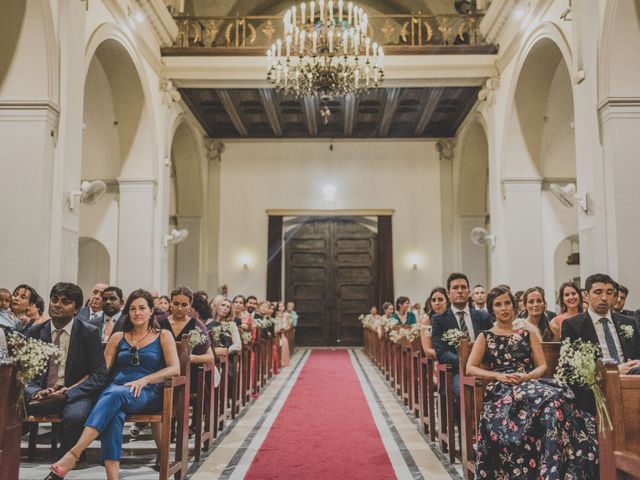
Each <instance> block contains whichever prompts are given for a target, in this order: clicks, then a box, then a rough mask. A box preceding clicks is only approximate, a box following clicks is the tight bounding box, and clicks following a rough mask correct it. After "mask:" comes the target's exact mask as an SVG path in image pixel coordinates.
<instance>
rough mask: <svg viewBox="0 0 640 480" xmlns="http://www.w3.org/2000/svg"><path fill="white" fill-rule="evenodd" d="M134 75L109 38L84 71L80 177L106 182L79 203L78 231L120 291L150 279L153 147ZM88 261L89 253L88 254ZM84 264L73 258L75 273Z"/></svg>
mask: <svg viewBox="0 0 640 480" xmlns="http://www.w3.org/2000/svg"><path fill="white" fill-rule="evenodd" d="M149 116H150V114H149V111H148V106H147V102H146V96H145V92H144V88H143V84H142V80H141V77H140V74H139V72H138V69H137V67H136V64H135V62H134V60H133V58H132V56H131V55H130V53H129V51H128V50H127V48H126V47H125V45H123V44H122V43H121V42H119V41H118V40H116V39H113V38H109V39H106V40H104V41H103V42H101V43H100V44H99V45H98V46H97V48H96V49H95V52H94V54H93V57H92V58H91V61H90V63H89V67H88V70H87V76H86V80H85V92H84V113H83V122H84V131H83V143H82V165H81V178H82V179H83V180H102V181H104V182H105V183H107V186H108V189H107V195H106V197H105V198H104V199H102V200H101V201H100V202H99V203H97V204H95V205H90V206H88V205H82V206H81V209H80V237H87V238H94V239H96V240H97V241H99V242H100V243H101V244H102V245H104V247H105V248H106V250H107V252H108V253H109V258H110V259H111V260H110V263H111V265H110V272H111V279H112V282H114V283H117V284H118V285H119V286H121V287H122V288H123V290H125V291H130V290H133V289H135V288H149V287H150V286H151V285H152V276H153V269H154V259H153V248H152V246H153V221H154V212H155V198H154V197H155V175H154V165H153V158H154V150H153V141H152V140H153V135H152V127H151V122H150V120H149ZM89 262H90V259H89ZM91 268H92V267H91V266H90V265H88V264H87V263H85V262H84V259H83V258H82V257H80V258H79V264H78V271H82V270H84V269H91Z"/></svg>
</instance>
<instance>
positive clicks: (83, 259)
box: [78, 237, 111, 298]
mask: <svg viewBox="0 0 640 480" xmlns="http://www.w3.org/2000/svg"><path fill="white" fill-rule="evenodd" d="M78 265H83V268H80V269H78V285H79V286H80V288H82V291H83V292H84V294H85V298H89V294H90V293H91V289H92V288H93V286H94V285H95V284H96V283H106V284H107V285H109V284H110V283H111V282H110V280H111V259H110V258H109V252H108V251H107V249H106V247H105V246H104V245H103V244H102V243H100V242H99V241H98V240H96V239H95V238H87V237H81V238H80V240H79V241H78Z"/></svg>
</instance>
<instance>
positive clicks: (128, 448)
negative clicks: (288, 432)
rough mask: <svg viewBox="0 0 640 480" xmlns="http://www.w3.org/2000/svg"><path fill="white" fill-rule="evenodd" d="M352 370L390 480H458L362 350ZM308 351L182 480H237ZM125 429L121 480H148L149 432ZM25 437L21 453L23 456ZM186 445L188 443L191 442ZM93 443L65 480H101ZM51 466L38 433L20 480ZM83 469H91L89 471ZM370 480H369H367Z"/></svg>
mask: <svg viewBox="0 0 640 480" xmlns="http://www.w3.org/2000/svg"><path fill="white" fill-rule="evenodd" d="M349 351H350V357H351V361H352V365H353V367H354V370H355V371H356V374H357V376H358V379H359V381H360V385H361V387H362V389H363V392H364V394H365V397H366V399H367V402H368V403H369V407H370V409H371V413H372V415H373V417H374V420H375V422H376V425H377V427H378V430H379V431H380V434H381V436H382V440H383V442H384V445H385V447H386V448H387V451H388V453H389V458H390V459H391V463H392V465H393V467H394V471H395V473H396V476H397V477H398V478H399V479H400V480H405V479H406V480H409V479H416V480H417V479H425V480H432V479H433V480H445V479H455V480H461V479H462V469H461V467H460V464H459V463H458V462H456V464H454V465H450V464H449V462H448V461H447V460H446V458H445V457H444V456H443V455H442V453H441V452H440V450H439V448H438V447H437V446H436V445H435V444H432V443H431V442H430V441H429V439H428V438H427V437H426V436H425V435H424V434H423V433H422V431H421V428H420V425H419V422H418V420H417V419H416V418H415V417H414V416H413V414H411V413H410V412H409V411H408V410H407V409H406V407H404V405H403V404H402V403H401V402H400V401H399V400H398V398H397V397H396V396H395V394H394V393H393V392H392V390H391V389H390V388H389V386H388V384H387V383H386V381H385V380H384V379H383V377H382V375H381V374H380V372H379V371H378V370H377V369H376V368H375V366H374V365H373V364H372V363H371V361H370V360H369V359H368V357H367V356H366V355H365V354H364V352H363V351H362V349H360V348H353V349H349ZM309 353H310V351H309V350H308V349H304V348H298V349H297V351H296V354H295V355H294V356H293V357H292V359H291V366H289V367H286V368H284V369H282V371H281V373H280V375H277V376H275V377H274V378H273V380H272V381H271V382H270V383H269V385H268V386H267V388H266V389H265V390H263V391H262V393H261V394H260V396H259V397H258V398H257V399H256V400H255V401H253V402H252V404H251V406H250V407H249V408H246V409H244V410H243V411H242V412H241V414H240V415H239V416H238V417H237V418H236V419H235V420H234V421H232V422H231V423H230V424H229V425H228V426H227V428H226V429H225V431H224V432H223V433H222V434H221V435H220V436H219V437H218V438H217V439H216V441H215V442H214V445H213V449H212V450H210V452H207V453H205V455H204V458H203V460H201V461H200V462H199V463H198V464H194V463H191V464H190V469H189V474H188V478H189V479H192V480H214V479H219V480H241V479H242V478H243V477H244V474H245V473H246V471H247V470H248V468H249V465H250V464H251V461H252V460H253V457H254V456H255V454H256V452H257V451H258V449H259V448H260V445H261V444H262V441H263V440H264V438H265V437H266V435H267V433H268V432H269V429H270V427H271V425H272V424H273V422H274V420H275V418H276V417H277V415H278V413H279V412H280V410H281V409H282V406H283V405H284V403H285V401H286V399H287V396H288V395H289V393H290V391H291V388H292V387H293V384H294V383H295V381H296V379H297V377H298V375H299V373H300V371H301V370H302V368H303V367H304V364H305V362H306V360H307V359H308V357H309ZM127 432H128V426H125V439H124V440H125V443H124V444H123V453H124V457H123V461H122V467H121V478H122V479H123V480H152V479H157V478H158V473H157V472H156V471H154V470H153V469H152V468H151V467H152V465H153V462H154V461H155V445H154V443H153V440H152V439H151V434H150V431H149V430H148V429H147V430H145V432H144V434H143V435H141V436H140V437H139V438H137V439H135V440H132V439H131V438H130V437H129V435H128V434H127ZM26 438H27V437H26V436H25V437H24V439H23V445H22V446H23V452H26V446H27V444H26ZM191 445H192V442H191ZM98 449H99V442H97V441H96V442H94V443H93V444H92V446H91V447H90V449H89V450H88V462H85V463H82V464H81V465H80V467H79V468H78V469H77V470H75V471H74V472H72V473H70V474H69V475H68V476H67V478H68V479H69V480H74V479H82V480H98V479H104V478H105V472H104V468H103V467H101V466H99V465H98V464H97V458H98ZM52 461H53V459H52V458H51V455H50V448H48V430H47V429H46V428H41V431H40V436H39V448H38V451H37V457H36V458H35V459H34V461H33V462H27V461H26V457H24V456H23V458H22V466H21V468H20V480H41V479H43V478H44V477H45V476H46V475H47V472H48V469H47V467H48V465H49V464H50V463H51V462H52ZM88 465H93V466H91V467H89V466H88ZM372 480H375V479H372Z"/></svg>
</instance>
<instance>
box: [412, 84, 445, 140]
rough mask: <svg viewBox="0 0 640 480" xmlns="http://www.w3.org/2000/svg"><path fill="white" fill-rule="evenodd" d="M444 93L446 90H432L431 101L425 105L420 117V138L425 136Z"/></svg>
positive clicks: (418, 125)
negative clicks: (425, 131)
mask: <svg viewBox="0 0 640 480" xmlns="http://www.w3.org/2000/svg"><path fill="white" fill-rule="evenodd" d="M443 93H444V88H434V89H433V90H431V92H430V94H429V99H428V100H427V102H426V103H425V105H424V109H423V110H422V114H421V115H420V120H418V124H417V125H416V129H415V134H416V136H418V137H420V136H422V135H423V134H424V130H425V128H427V125H428V124H429V122H430V121H431V117H433V113H434V112H435V111H436V107H437V106H438V102H439V101H440V98H441V97H442V94H443Z"/></svg>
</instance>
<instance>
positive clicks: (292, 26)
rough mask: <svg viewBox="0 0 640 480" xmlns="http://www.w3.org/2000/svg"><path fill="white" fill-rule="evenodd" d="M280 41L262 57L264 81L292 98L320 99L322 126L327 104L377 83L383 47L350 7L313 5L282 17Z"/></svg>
mask: <svg viewBox="0 0 640 480" xmlns="http://www.w3.org/2000/svg"><path fill="white" fill-rule="evenodd" d="M283 21H284V35H285V37H284V41H283V40H282V39H278V40H277V41H276V43H274V44H273V45H272V46H271V48H270V49H269V50H268V51H267V58H268V75H267V78H268V79H269V80H270V81H271V83H273V84H274V85H275V87H276V88H277V89H278V90H279V91H282V92H284V93H288V94H292V95H294V96H296V97H305V96H314V95H319V96H320V98H321V100H322V105H321V110H320V111H321V114H322V117H323V121H324V123H327V121H328V116H329V115H330V114H331V112H330V111H329V108H328V106H327V102H328V100H329V99H331V98H335V97H341V96H344V95H348V94H356V95H357V94H359V93H362V92H365V91H367V90H368V89H370V88H375V87H377V86H379V85H380V84H381V83H382V80H383V78H384V72H383V59H384V53H383V51H382V47H380V46H379V45H378V44H377V43H376V42H373V41H372V40H371V38H370V37H369V36H368V35H367V28H368V25H369V19H368V16H367V14H366V13H364V11H363V10H362V8H360V7H357V6H355V5H354V4H353V3H352V2H349V3H348V4H347V5H345V3H344V1H343V0H339V1H338V2H334V1H328V2H325V1H324V0H318V3H317V4H316V2H315V1H311V2H309V4H308V5H307V4H306V3H301V4H300V6H299V7H298V8H296V7H295V6H293V7H291V8H290V9H289V10H287V11H286V13H285V14H284V18H283Z"/></svg>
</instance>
